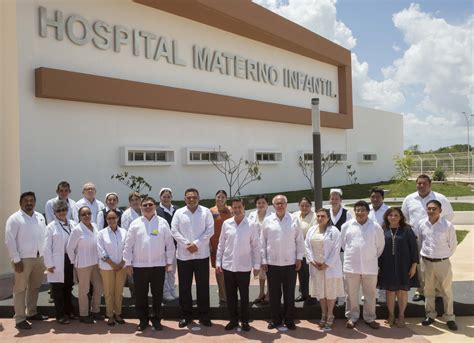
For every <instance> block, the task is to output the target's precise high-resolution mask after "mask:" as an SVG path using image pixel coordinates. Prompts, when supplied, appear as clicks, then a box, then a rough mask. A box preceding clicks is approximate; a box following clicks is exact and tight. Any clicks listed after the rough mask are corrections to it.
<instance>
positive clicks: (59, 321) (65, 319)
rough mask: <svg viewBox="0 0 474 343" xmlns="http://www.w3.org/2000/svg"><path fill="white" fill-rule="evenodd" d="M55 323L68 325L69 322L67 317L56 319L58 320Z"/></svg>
mask: <svg viewBox="0 0 474 343" xmlns="http://www.w3.org/2000/svg"><path fill="white" fill-rule="evenodd" d="M57 322H58V323H59V324H69V323H70V322H69V319H68V318H67V317H61V318H58V319H57Z"/></svg>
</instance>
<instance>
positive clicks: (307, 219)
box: [292, 211, 316, 237]
mask: <svg viewBox="0 0 474 343" xmlns="http://www.w3.org/2000/svg"><path fill="white" fill-rule="evenodd" d="M292 217H293V220H296V224H298V226H299V227H300V229H301V230H302V231H303V237H306V234H307V233H308V230H309V229H310V228H311V227H312V226H314V225H316V213H314V212H313V211H310V212H309V213H308V214H307V215H306V216H304V218H303V217H301V211H296V212H295V213H293V214H292Z"/></svg>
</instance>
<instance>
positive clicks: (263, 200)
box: [248, 194, 272, 305]
mask: <svg viewBox="0 0 474 343" xmlns="http://www.w3.org/2000/svg"><path fill="white" fill-rule="evenodd" d="M254 202H255V207H256V208H257V209H256V210H255V211H253V212H250V213H249V216H248V221H249V222H250V223H257V225H258V235H259V236H260V233H261V231H262V223H263V220H264V219H265V218H267V217H268V216H269V215H270V214H272V211H271V210H270V208H269V207H268V198H267V196H266V195H264V194H260V195H257V196H256V197H255V200H254ZM266 279H267V274H266V273H265V271H263V270H262V269H260V272H259V274H258V280H259V283H260V293H259V295H258V297H257V298H256V299H255V300H254V301H253V302H254V303H255V304H261V305H268V301H269V296H268V292H267V293H265V280H266Z"/></svg>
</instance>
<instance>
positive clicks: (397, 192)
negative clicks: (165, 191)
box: [173, 181, 474, 211]
mask: <svg viewBox="0 0 474 343" xmlns="http://www.w3.org/2000/svg"><path fill="white" fill-rule="evenodd" d="M373 187H380V188H383V189H385V190H390V191H389V192H388V193H387V194H386V195H385V196H386V197H390V198H404V197H405V196H406V195H408V194H410V193H413V192H415V191H416V186H415V181H408V182H405V183H398V182H395V181H385V182H376V183H366V184H356V185H345V186H339V187H327V188H323V200H328V199H329V190H330V188H341V189H342V192H343V197H344V198H345V199H363V198H367V197H368V196H369V191H370V189H371V188H373ZM432 189H433V191H435V192H439V193H441V194H444V195H445V196H463V195H474V192H473V188H472V187H471V186H470V185H468V184H467V183H463V182H446V183H435V182H433V184H432ZM281 193H283V194H285V195H286V197H287V198H288V202H290V203H292V202H298V201H299V200H300V199H301V198H302V197H303V196H307V197H309V198H310V199H312V198H313V194H312V192H311V190H309V189H305V190H299V191H289V192H277V193H267V196H268V199H270V201H271V199H272V198H273V197H274V196H275V195H277V194H281ZM243 197H244V198H248V199H249V200H250V201H248V202H247V203H248V204H247V206H246V208H247V209H251V208H254V207H255V205H254V204H253V198H254V197H255V194H251V195H245V196H243ZM175 200H178V199H175ZM401 200H403V199H401ZM173 203H175V204H176V205H177V206H183V205H184V202H183V201H174V202H173ZM200 204H201V205H203V206H206V207H212V206H214V199H202V200H201V201H200ZM468 205H470V204H468ZM455 210H456V211H470V210H471V209H470V208H469V209H467V210H458V209H455Z"/></svg>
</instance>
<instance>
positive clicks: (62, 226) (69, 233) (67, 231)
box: [59, 222, 71, 236]
mask: <svg viewBox="0 0 474 343" xmlns="http://www.w3.org/2000/svg"><path fill="white" fill-rule="evenodd" d="M59 225H61V228H62V229H63V230H64V232H66V233H67V235H68V236H69V235H71V231H70V230H68V229H66V228H65V227H64V225H63V223H61V222H59ZM66 226H67V227H68V228H69V225H68V224H66Z"/></svg>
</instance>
